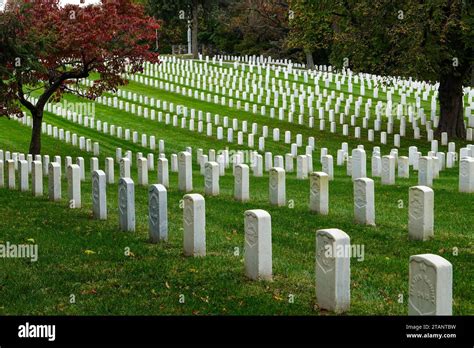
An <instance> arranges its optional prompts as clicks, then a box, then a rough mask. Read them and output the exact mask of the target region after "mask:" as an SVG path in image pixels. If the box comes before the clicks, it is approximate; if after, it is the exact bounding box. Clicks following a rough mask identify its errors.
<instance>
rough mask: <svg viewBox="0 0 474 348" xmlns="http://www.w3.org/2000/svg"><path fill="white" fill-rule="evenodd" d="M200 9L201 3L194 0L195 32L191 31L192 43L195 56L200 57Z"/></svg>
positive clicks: (195, 57)
mask: <svg viewBox="0 0 474 348" xmlns="http://www.w3.org/2000/svg"><path fill="white" fill-rule="evenodd" d="M198 10H199V3H198V1H197V0H193V9H192V11H193V32H192V33H191V44H192V46H193V47H192V49H193V58H194V59H198V58H199V50H198V18H199V17H198V15H199V14H198Z"/></svg>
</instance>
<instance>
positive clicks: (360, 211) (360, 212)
mask: <svg viewBox="0 0 474 348" xmlns="http://www.w3.org/2000/svg"><path fill="white" fill-rule="evenodd" d="M354 217H355V221H356V223H359V224H363V225H372V226H374V225H375V193H374V181H373V180H372V179H369V178H358V179H355V180H354Z"/></svg>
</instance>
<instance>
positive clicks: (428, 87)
mask: <svg viewBox="0 0 474 348" xmlns="http://www.w3.org/2000/svg"><path fill="white" fill-rule="evenodd" d="M164 61H165V62H166V61H169V59H165V60H164ZM172 62H173V63H174V64H176V63H179V62H185V64H186V63H187V64H189V63H188V62H186V61H184V60H179V59H178V60H172ZM145 66H148V67H153V69H154V70H156V69H158V68H160V66H158V65H157V64H150V63H149V62H147V63H145ZM163 66H166V64H163ZM237 68H238V61H235V62H234V69H237ZM268 68H269V69H270V68H271V69H273V70H275V67H268ZM250 69H251V70H253V67H250ZM257 69H258V73H259V74H261V73H262V69H261V65H260V64H257ZM269 69H268V70H267V74H270V70H269ZM280 69H281V68H280V67H278V68H277V70H280ZM289 69H290V70H291V67H290V68H289ZM242 70H245V66H242ZM286 70H288V68H287V69H286ZM319 70H323V71H326V70H327V69H319ZM346 71H347V72H348V73H349V77H351V75H352V72H351V71H350V70H349V69H343V70H342V74H335V75H334V76H335V77H336V83H337V78H338V76H340V75H342V76H343V78H344V77H345V74H346ZM300 72H301V73H302V74H303V75H304V81H305V83H308V82H309V81H308V75H310V76H312V75H313V74H314V73H315V71H314V70H295V71H294V74H295V76H294V79H295V80H298V77H299V76H298V75H299V73H300ZM276 74H278V71H277V72H276ZM285 75H286V76H285V79H288V73H286V74H285ZM327 75H328V78H329V80H330V81H332V76H333V74H331V73H330V72H329V73H328V74H327ZM358 77H360V78H361V81H360V84H361V86H360V87H361V91H360V92H361V94H363V91H362V87H363V85H364V78H366V79H367V84H368V86H369V89H370V88H371V85H372V83H371V80H372V82H373V83H374V84H377V81H380V80H387V78H388V80H390V83H389V85H394V86H395V85H396V86H399V87H400V86H403V89H402V91H400V88H399V94H401V92H403V91H404V90H405V89H404V87H406V86H410V90H409V92H408V96H409V95H410V92H411V91H413V88H417V89H418V91H417V92H416V93H415V95H417V94H420V93H421V92H422V91H421V88H424V89H425V92H424V93H423V100H427V99H428V94H429V93H430V92H433V96H432V102H433V99H435V98H436V97H437V90H438V87H439V83H436V84H430V83H427V82H424V81H421V82H418V81H413V80H412V79H411V78H410V79H409V80H406V79H401V78H400V77H396V78H394V77H387V76H378V75H370V74H366V73H359V74H358V75H355V83H358V82H359V81H358ZM394 86H393V87H391V88H390V90H391V91H392V93H393V92H394V90H395V87H394ZM348 87H350V86H348ZM382 88H383V89H384V91H385V90H386V88H385V86H384V85H383V86H382ZM464 92H465V94H467V95H468V103H469V104H471V107H470V108H469V110H467V109H466V114H467V115H470V110H472V109H473V106H472V104H473V99H474V89H472V88H469V87H466V88H464ZM401 97H403V95H401ZM473 116H474V115H473ZM469 122H472V126H474V118H472V119H470V120H469Z"/></svg>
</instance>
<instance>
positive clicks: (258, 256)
mask: <svg viewBox="0 0 474 348" xmlns="http://www.w3.org/2000/svg"><path fill="white" fill-rule="evenodd" d="M208 163H209V162H208ZM473 163H474V162H473ZM0 166H2V167H3V161H0ZM7 166H8V172H9V174H10V175H9V181H10V178H12V177H14V174H13V175H11V173H12V172H13V173H14V171H15V166H14V162H13V160H7ZM240 166H242V165H240ZM1 169H2V170H1V171H0V173H3V168H1ZM19 170H20V173H21V174H20V175H21V177H22V180H21V181H22V185H24V184H23V182H24V181H26V182H27V181H28V180H27V178H28V162H27V161H25V160H20V162H19ZM48 170H49V185H48V187H49V198H50V200H52V201H59V200H61V166H60V164H59V163H56V162H51V163H49V168H48ZM278 172H280V173H281V170H280V171H279V170H276V173H277V176H276V177H277V180H278ZM32 176H33V192H34V194H35V195H36V196H38V195H42V190H43V183H42V179H43V172H42V163H41V162H40V161H33V163H32ZM67 176H68V195H69V203H70V207H74V208H80V207H81V191H80V183H81V173H80V167H79V166H78V165H76V164H71V165H69V166H68V173H67ZM314 177H315V178H316V181H314V182H317V181H319V183H318V184H317V185H313V187H312V189H314V188H315V187H316V186H318V185H319V187H318V188H317V190H319V192H317V194H319V195H320V196H321V192H324V190H323V191H321V178H326V180H325V183H323V185H324V184H325V185H326V192H327V182H328V181H327V174H325V173H315V176H314ZM24 178H26V180H25V179H24ZM318 179H319V180H318ZM236 181H237V179H236ZM271 181H272V179H270V190H272V182H271ZM106 182H107V178H106V174H105V173H104V172H103V171H101V170H94V171H93V173H92V205H93V216H94V218H96V219H100V220H105V219H107V199H106ZM0 183H1V181H0ZM277 186H278V183H277ZM312 192H313V190H312ZM354 193H355V196H354V197H355V199H354V203H355V204H354V209H355V213H356V215H355V216H356V221H360V219H362V220H364V222H368V221H369V222H370V221H374V220H373V219H374V216H373V214H374V209H373V197H374V196H373V181H372V180H371V179H368V178H361V179H357V180H355V189H354ZM270 194H272V192H271V193H270ZM274 194H275V192H274ZM276 194H277V199H279V198H280V196H279V195H278V194H279V192H276ZM271 200H272V198H271ZM433 202H434V200H433V191H432V190H431V189H430V188H428V187H413V188H411V189H410V215H409V217H410V218H409V231H410V235H411V236H413V237H415V238H414V239H422V240H425V239H427V238H430V237H432V232H433V231H432V230H433ZM319 203H321V200H319ZM148 209H149V215H148V216H149V234H150V241H151V242H154V243H156V242H159V241H166V240H167V238H168V217H167V216H168V213H167V191H166V188H165V187H164V186H163V185H161V184H157V185H152V186H150V188H149V204H148ZM118 210H119V226H120V230H122V231H135V188H134V183H133V180H132V179H131V178H127V177H126V178H120V180H119V184H118ZM205 226H206V218H205V200H204V197H202V196H201V195H199V194H186V195H185V196H184V207H183V229H184V238H183V246H184V254H185V255H186V256H205V255H206V233H205ZM271 244H272V243H271V218H270V214H268V213H267V212H266V211H263V210H249V211H246V212H245V247H244V248H245V259H244V263H245V274H246V275H247V276H248V277H249V278H251V279H267V280H268V279H271V278H272V252H271V250H272V245H271ZM328 245H329V246H332V247H333V248H334V249H333V250H332V254H330V255H329V256H328V254H327V252H328V250H327V246H328ZM347 247H349V248H350V240H349V236H347V234H345V233H344V232H342V231H340V230H336V229H330V230H319V231H318V232H317V237H316V295H317V300H318V305H319V307H320V308H322V309H328V310H333V311H336V312H344V311H347V310H348V309H349V303H350V258H349V257H350V255H349V254H347V250H348V249H347ZM340 249H342V250H343V253H342V257H341V256H340V254H339V253H340ZM421 262H423V264H421ZM426 266H430V267H432V268H433V271H434V272H431V273H430V275H431V277H433V279H431V281H433V282H434V283H435V284H436V289H438V287H440V286H442V287H443V288H442V291H436V293H435V295H434V297H433V295H432V297H430V298H429V301H428V300H427V299H426V297H425V296H423V295H424V294H422V295H419V289H417V288H418V287H420V286H421V285H419V284H420V282H419V279H418V278H419V276H418V275H417V274H418V273H420V272H425V273H423V274H425V275H426V274H427V273H426ZM451 273H452V269H451V264H450V263H449V262H447V261H446V260H444V259H442V258H441V257H439V256H436V255H417V256H413V257H411V258H410V301H409V303H410V304H409V314H415V315H416V314H431V315H433V314H435V315H441V314H444V315H448V314H451V296H452V295H451V291H452V290H451V287H452V274H451ZM425 281H426V280H425Z"/></svg>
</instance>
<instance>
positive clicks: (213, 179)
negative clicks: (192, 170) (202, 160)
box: [204, 162, 220, 196]
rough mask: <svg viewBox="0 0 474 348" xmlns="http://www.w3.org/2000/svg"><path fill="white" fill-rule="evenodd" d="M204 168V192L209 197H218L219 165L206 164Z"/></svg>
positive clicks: (213, 163)
mask: <svg viewBox="0 0 474 348" xmlns="http://www.w3.org/2000/svg"><path fill="white" fill-rule="evenodd" d="M204 167H205V168H204V192H205V193H206V195H209V196H218V195H219V177H220V175H219V164H218V163H217V162H206V164H205V165H204Z"/></svg>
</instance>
